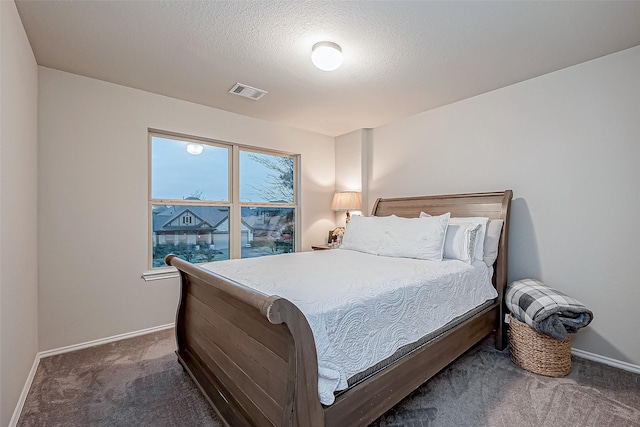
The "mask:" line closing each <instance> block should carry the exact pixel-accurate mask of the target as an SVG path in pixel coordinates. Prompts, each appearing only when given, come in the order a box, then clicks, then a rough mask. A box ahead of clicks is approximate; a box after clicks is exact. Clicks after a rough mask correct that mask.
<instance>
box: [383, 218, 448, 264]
mask: <svg viewBox="0 0 640 427" xmlns="http://www.w3.org/2000/svg"><path fill="white" fill-rule="evenodd" d="M449 216H450V214H449V212H447V213H446V214H443V215H440V216H434V217H430V218H401V217H397V216H395V215H392V216H390V217H387V221H388V224H389V227H388V228H387V230H386V232H385V239H384V246H382V248H381V250H380V252H379V253H378V255H384V256H390V257H397V258H417V259H424V260H430V261H442V255H443V251H444V237H445V235H446V232H447V224H448V223H449Z"/></svg>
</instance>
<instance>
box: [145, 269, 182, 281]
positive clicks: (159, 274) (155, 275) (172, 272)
mask: <svg viewBox="0 0 640 427" xmlns="http://www.w3.org/2000/svg"><path fill="white" fill-rule="evenodd" d="M174 277H180V273H178V270H177V269H176V268H175V267H170V268H162V269H157V270H149V271H145V272H144V273H142V278H143V279H144V280H145V282H150V281H153V280H163V279H173V278H174Z"/></svg>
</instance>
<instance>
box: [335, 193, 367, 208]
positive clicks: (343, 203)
mask: <svg viewBox="0 0 640 427" xmlns="http://www.w3.org/2000/svg"><path fill="white" fill-rule="evenodd" d="M361 208H362V194H361V193H359V192H357V191H343V192H338V193H336V194H334V195H333V202H332V203H331V209H333V210H334V211H348V210H359V209H361Z"/></svg>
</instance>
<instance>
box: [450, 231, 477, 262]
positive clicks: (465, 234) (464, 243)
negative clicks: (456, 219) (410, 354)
mask: <svg viewBox="0 0 640 427" xmlns="http://www.w3.org/2000/svg"><path fill="white" fill-rule="evenodd" d="M478 230H480V225H479V224H478V225H476V224H449V226H448V227H447V234H446V235H445V238H444V253H443V256H444V257H445V258H449V259H458V260H460V261H464V262H466V263H467V264H471V263H472V262H473V257H474V255H475V244H476V238H477V234H478Z"/></svg>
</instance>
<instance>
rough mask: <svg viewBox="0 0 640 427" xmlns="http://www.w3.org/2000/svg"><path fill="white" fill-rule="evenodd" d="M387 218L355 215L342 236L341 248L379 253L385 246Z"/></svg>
mask: <svg viewBox="0 0 640 427" xmlns="http://www.w3.org/2000/svg"><path fill="white" fill-rule="evenodd" d="M385 218H387V217H379V216H360V215H357V216H356V215H354V216H352V217H351V221H349V224H347V228H346V230H345V232H344V236H343V237H342V246H340V248H341V249H351V250H353V251H358V252H364V253H368V254H374V255H377V254H378V252H380V248H381V247H382V246H384V233H385V229H386V227H387V226H386V225H385V223H384V221H385Z"/></svg>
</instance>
